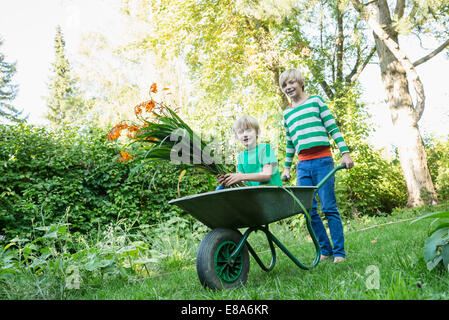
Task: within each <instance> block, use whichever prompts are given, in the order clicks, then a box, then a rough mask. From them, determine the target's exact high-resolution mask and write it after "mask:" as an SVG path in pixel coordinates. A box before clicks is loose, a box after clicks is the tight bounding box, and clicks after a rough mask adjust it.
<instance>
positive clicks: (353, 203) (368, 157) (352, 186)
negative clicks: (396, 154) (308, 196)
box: [335, 144, 407, 216]
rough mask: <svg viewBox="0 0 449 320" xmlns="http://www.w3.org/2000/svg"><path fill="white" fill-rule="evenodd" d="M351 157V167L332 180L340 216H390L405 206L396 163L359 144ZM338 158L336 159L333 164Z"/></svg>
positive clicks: (401, 177) (403, 190) (404, 196)
mask: <svg viewBox="0 0 449 320" xmlns="http://www.w3.org/2000/svg"><path fill="white" fill-rule="evenodd" d="M351 156H352V157H353V159H354V163H355V166H354V167H353V168H352V169H351V170H341V171H339V172H338V173H337V177H336V186H335V190H336V196H337V201H338V207H339V210H340V211H341V212H342V214H344V215H351V214H353V215H356V216H358V215H360V214H368V215H376V214H379V213H391V212H392V210H393V209H394V208H397V207H404V206H405V205H406V204H407V188H406V185H405V180H404V178H403V176H402V172H401V168H400V164H399V163H398V161H392V162H389V161H387V160H385V159H383V158H382V156H381V154H380V153H379V152H377V151H375V150H373V149H372V148H371V147H370V146H369V145H364V144H360V145H359V146H357V148H356V149H355V150H353V152H351ZM337 161H338V163H339V161H340V159H338V158H336V162H337Z"/></svg>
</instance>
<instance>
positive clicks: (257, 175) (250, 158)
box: [217, 116, 282, 187]
mask: <svg viewBox="0 0 449 320" xmlns="http://www.w3.org/2000/svg"><path fill="white" fill-rule="evenodd" d="M234 132H235V136H236V138H237V139H238V140H239V141H240V142H241V143H242V144H243V145H244V146H245V148H246V150H245V151H243V152H241V153H239V155H238V157H237V164H238V165H237V173H228V174H225V175H217V179H218V181H219V182H220V184H221V185H223V186H226V187H229V186H231V185H233V184H235V183H239V182H243V181H244V182H246V184H247V185H248V186H258V185H279V186H281V185H282V180H281V175H280V174H279V169H278V161H277V158H276V155H275V154H274V150H273V148H271V146H270V145H269V144H268V143H260V144H257V138H258V136H259V134H260V129H259V123H258V121H257V120H256V119H255V118H253V117H251V116H243V117H242V118H240V119H238V120H237V121H236V122H235V124H234Z"/></svg>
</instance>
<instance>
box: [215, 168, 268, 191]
mask: <svg viewBox="0 0 449 320" xmlns="http://www.w3.org/2000/svg"><path fill="white" fill-rule="evenodd" d="M272 173H273V165H272V164H266V165H264V166H263V168H262V171H261V172H257V173H241V172H237V173H228V174H225V175H224V180H223V182H224V185H225V186H226V187H229V186H230V185H233V184H235V183H239V182H243V181H258V182H267V181H270V179H271V175H272Z"/></svg>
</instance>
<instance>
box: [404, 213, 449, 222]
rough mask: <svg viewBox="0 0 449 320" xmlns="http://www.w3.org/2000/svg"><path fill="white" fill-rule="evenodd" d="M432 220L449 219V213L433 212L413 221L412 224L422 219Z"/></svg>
mask: <svg viewBox="0 0 449 320" xmlns="http://www.w3.org/2000/svg"><path fill="white" fill-rule="evenodd" d="M430 218H449V211H443V212H442V211H438V212H431V213H428V214H425V215H423V216H421V217H419V218H417V219H415V220H413V221H412V222H411V223H415V222H417V221H419V220H422V219H430Z"/></svg>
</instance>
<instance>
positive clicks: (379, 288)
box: [67, 203, 449, 300]
mask: <svg viewBox="0 0 449 320" xmlns="http://www.w3.org/2000/svg"><path fill="white" fill-rule="evenodd" d="M448 206H449V204H447V203H446V204H445V205H441V208H438V209H441V210H447V209H448ZM424 213H425V209H410V210H397V211H395V212H394V213H393V214H392V215H389V216H385V217H376V218H368V217H365V218H363V219H352V220H348V221H345V222H344V227H345V248H346V252H347V260H346V261H345V262H342V263H338V264H334V263H332V262H331V261H326V262H323V263H319V264H318V266H317V267H316V268H314V269H312V270H309V271H305V270H302V269H300V268H298V267H297V266H296V265H295V264H294V263H293V262H292V261H291V260H290V259H289V258H288V257H287V256H286V255H285V254H284V253H283V252H282V251H280V250H279V249H277V250H276V251H277V254H278V255H277V263H276V266H275V268H274V269H273V270H272V271H271V272H264V271H263V270H262V269H261V268H260V267H259V266H258V265H257V263H256V262H255V261H254V259H253V258H252V257H251V267H250V273H249V277H248V281H247V283H246V285H245V286H242V287H239V288H236V289H232V290H223V291H211V290H206V289H204V288H203V287H202V286H201V284H200V283H199V281H198V277H197V274H196V268H195V255H196V249H197V247H198V245H199V242H198V243H193V244H188V245H184V246H183V247H182V248H183V250H181V249H180V250H179V251H177V252H178V253H180V252H182V255H181V257H182V259H180V260H179V261H178V263H177V264H173V265H172V266H168V267H167V268H166V269H165V270H163V271H162V272H160V274H157V275H154V276H151V277H150V278H146V279H139V280H135V281H132V282H129V281H111V282H109V283H105V285H103V286H100V287H95V288H90V289H89V288H84V290H78V291H77V290H71V291H70V292H69V294H68V296H67V298H68V299H88V300H96V299H101V300H103V299H108V300H114V299H125V300H128V299H133V300H134V299H170V300H178V299H189V300H190V299H193V300H196V299H201V300H204V299H206V300H209V299H211V300H220V299H231V300H233V299H238V300H242V299H250V300H256V299H268V300H271V299H276V300H296V299H314V300H315V299H316V300H322V299H326V300H334V299H349V300H353V299H355V300H366V299H386V300H393V299H401V300H404V299H448V298H449V294H448V293H447V288H448V287H449V273H447V272H446V271H444V270H443V269H442V268H437V269H434V270H432V271H428V270H427V268H426V263H425V261H424V259H423V245H424V241H425V239H426V234H427V231H428V225H429V222H430V221H426V220H421V221H418V222H416V223H413V224H411V221H412V220H413V219H414V218H416V217H418V216H420V215H422V214H424ZM373 226H374V227H373ZM270 230H271V231H272V233H273V234H274V235H275V236H276V237H277V238H278V239H279V240H280V241H281V242H282V243H283V244H284V245H285V246H286V247H287V248H288V249H289V250H290V251H291V252H292V253H293V254H294V255H295V256H296V257H297V258H298V259H299V260H300V261H301V262H302V263H305V264H311V263H312V261H313V259H314V257H315V251H314V246H313V243H312V242H311V241H310V238H309V237H308V235H307V234H306V233H305V228H298V230H297V231H295V230H291V229H289V228H288V227H287V226H286V225H285V224H282V223H279V222H278V223H275V224H272V225H271V226H270ZM249 242H250V243H251V244H252V246H253V247H254V248H255V249H256V251H257V252H258V253H259V254H260V256H261V257H262V258H263V261H265V262H266V263H268V262H269V261H270V259H271V253H270V251H269V247H268V244H267V241H266V240H265V235H264V234H263V233H261V232H258V233H256V234H252V235H251V236H250V237H249Z"/></svg>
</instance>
